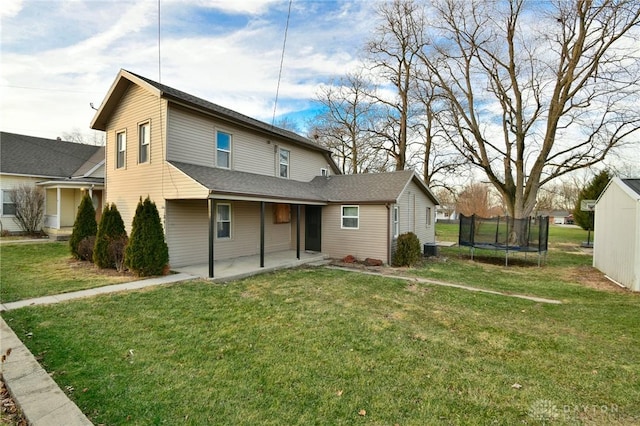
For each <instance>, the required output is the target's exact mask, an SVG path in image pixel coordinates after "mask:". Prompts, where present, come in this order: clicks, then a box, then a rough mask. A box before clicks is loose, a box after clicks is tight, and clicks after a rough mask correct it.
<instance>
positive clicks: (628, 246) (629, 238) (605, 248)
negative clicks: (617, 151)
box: [593, 177, 640, 291]
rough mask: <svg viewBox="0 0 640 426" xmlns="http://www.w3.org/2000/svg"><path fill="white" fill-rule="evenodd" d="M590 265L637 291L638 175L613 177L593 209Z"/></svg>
mask: <svg viewBox="0 0 640 426" xmlns="http://www.w3.org/2000/svg"><path fill="white" fill-rule="evenodd" d="M594 228H595V232H594V247H593V266H594V267H596V268H598V269H599V270H600V271H602V272H604V273H605V274H606V275H607V276H608V277H609V278H611V279H612V280H614V281H616V282H618V283H620V284H622V285H624V286H626V287H628V288H630V289H631V290H633V291H640V179H620V178H617V177H616V178H613V179H611V181H610V182H609V184H608V185H607V187H606V188H605V190H604V191H603V192H602V194H600V197H599V198H598V201H597V203H596V209H595V226H594Z"/></svg>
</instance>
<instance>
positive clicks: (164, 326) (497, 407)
mask: <svg viewBox="0 0 640 426" xmlns="http://www.w3.org/2000/svg"><path fill="white" fill-rule="evenodd" d="M575 256H577V255H575ZM466 262H467V261H466V260H458V259H454V258H452V259H451V260H449V261H448V263H449V266H450V268H451V269H453V270H456V269H458V268H459V267H460V266H461V264H465V263H466ZM518 268H520V267H516V268H515V269H516V270H517V271H518V274H516V275H513V274H512V273H510V272H507V271H505V270H504V268H500V269H498V270H496V271H494V273H493V275H494V276H495V277H496V278H500V279H502V280H507V279H508V278H506V277H510V280H511V281H512V283H511V285H512V286H514V287H515V286H516V283H519V284H517V285H519V288H520V290H521V291H522V292H528V293H543V294H547V293H548V292H549V291H548V290H547V289H546V288H545V289H539V288H534V289H533V290H532V289H531V288H530V285H531V284H530V282H529V280H528V279H527V277H526V273H527V272H529V271H531V270H532V268H530V267H524V268H526V269H525V270H521V269H518ZM536 269H537V268H536ZM521 274H524V275H521ZM425 275H428V274H426V273H425ZM458 281H462V282H467V281H473V278H472V277H469V279H468V280H465V279H463V278H461V279H460V280H458ZM553 286H556V287H559V288H563V287H566V288H568V290H564V291H562V296H563V301H564V302H565V303H564V304H562V305H545V304H540V303H533V302H529V301H526V300H520V299H514V298H508V297H504V296H495V295H488V294H478V293H473V292H468V291H464V290H458V289H451V288H444V287H430V286H426V285H421V284H415V283H407V282H406V281H401V280H397V279H389V278H381V277H372V276H365V275H360V274H357V273H351V272H343V271H335V270H327V269H311V268H310V269H299V270H289V271H283V272H278V273H276V274H267V275H261V276H257V277H253V278H249V279H246V280H243V281H239V282H234V283H230V284H227V285H219V284H211V283H209V282H207V281H195V282H188V283H184V284H179V285H174V286H171V287H161V288H156V289H153V290H147V291H142V292H130V293H126V294H117V295H109V296H101V297H97V298H94V299H91V300H86V299H85V300H78V301H74V302H70V303H64V304H59V305H53V306H48V307H31V308H25V309H21V310H17V311H10V312H7V313H5V314H3V316H4V317H5V318H6V320H7V321H8V323H9V325H10V326H11V327H12V328H13V329H14V330H15V331H16V333H17V334H18V335H19V336H26V335H27V333H32V334H29V335H30V336H31V335H32V336H33V337H32V338H30V339H26V344H27V345H28V347H29V348H30V349H31V351H32V352H33V353H34V354H36V355H37V356H39V357H40V358H41V359H42V363H43V365H44V366H45V368H46V369H47V370H48V371H49V372H50V373H51V374H52V376H53V378H54V379H55V380H56V381H57V382H58V383H59V384H60V386H61V387H62V388H63V389H68V390H69V389H73V390H69V391H68V392H69V393H70V396H71V398H72V399H73V400H74V401H75V402H76V403H77V404H78V405H79V407H80V408H81V409H82V410H83V411H84V412H85V413H86V414H87V415H88V416H89V417H90V418H91V420H92V421H93V422H94V423H96V424H98V423H100V424H123V423H127V424H194V425H199V424H252V425H253V424H274V425H275V424H309V423H313V424H353V423H367V424H492V423H496V424H517V423H519V424H524V423H526V424H542V423H543V422H545V421H548V420H551V419H553V420H555V421H556V423H558V424H569V423H571V424H574V423H576V422H584V423H588V424H589V423H590V424H605V423H611V422H614V421H616V422H619V423H618V424H634V423H636V422H638V421H640V406H638V404H637V402H638V401H639V400H640V370H639V369H638V365H640V328H638V326H637V325H638V323H639V321H640V297H638V295H633V294H629V293H623V292H612V291H596V290H593V289H589V288H581V287H579V286H576V285H575V284H572V283H571V282H570V281H568V280H567V279H566V278H565V279H563V278H562V277H558V278H556V281H555V282H554V284H553ZM558 291H559V292H561V291H560V290H558ZM516 384H518V385H520V386H521V388H520V389H516V388H514V387H513V386H514V385H516ZM516 387H517V386H516ZM360 410H365V412H366V414H365V413H364V412H362V414H365V415H360V414H359V412H360Z"/></svg>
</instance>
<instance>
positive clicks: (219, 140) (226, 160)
mask: <svg viewBox="0 0 640 426" xmlns="http://www.w3.org/2000/svg"><path fill="white" fill-rule="evenodd" d="M216 165H217V166H218V167H222V168H223V169H230V168H231V135H230V134H229V133H226V132H221V131H219V130H218V131H217V132H216Z"/></svg>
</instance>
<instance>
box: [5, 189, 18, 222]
mask: <svg viewBox="0 0 640 426" xmlns="http://www.w3.org/2000/svg"><path fill="white" fill-rule="evenodd" d="M15 215H16V203H15V201H14V200H13V192H12V191H10V190H4V191H2V216H15Z"/></svg>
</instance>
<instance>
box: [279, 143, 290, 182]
mask: <svg viewBox="0 0 640 426" xmlns="http://www.w3.org/2000/svg"><path fill="white" fill-rule="evenodd" d="M279 157H280V177H283V178H288V177H289V150H287V149H282V148H280V155H279Z"/></svg>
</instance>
